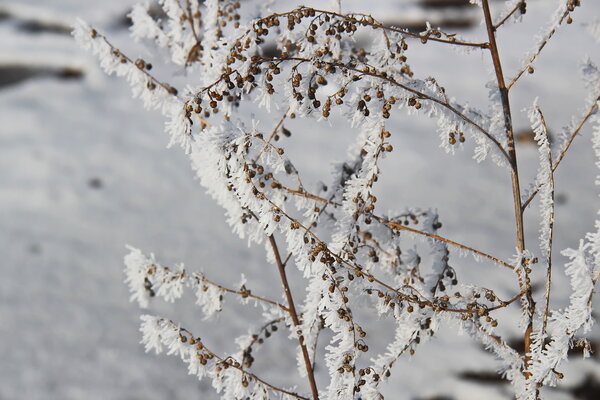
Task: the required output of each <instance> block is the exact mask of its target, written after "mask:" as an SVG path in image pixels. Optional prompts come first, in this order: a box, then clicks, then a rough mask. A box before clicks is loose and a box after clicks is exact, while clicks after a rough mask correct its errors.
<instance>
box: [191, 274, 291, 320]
mask: <svg viewBox="0 0 600 400" xmlns="http://www.w3.org/2000/svg"><path fill="white" fill-rule="evenodd" d="M194 277H195V278H196V279H197V280H199V281H201V282H202V283H205V284H207V285H211V286H214V287H216V288H219V290H221V291H223V292H226V293H231V294H237V295H238V296H241V297H242V298H246V297H248V298H251V299H254V300H257V301H262V302H263V303H267V304H271V305H272V306H276V307H279V308H280V309H281V310H283V311H285V312H289V311H290V310H289V309H288V308H287V307H286V306H284V305H283V304H280V303H277V302H276V301H273V300H269V299H266V298H264V297H260V296H256V295H253V294H252V293H250V291H248V290H247V291H242V290H234V289H229V288H227V287H225V286H223V285H219V284H218V283H215V282H212V281H210V280H208V279H206V278H205V277H200V276H198V275H196V276H194Z"/></svg>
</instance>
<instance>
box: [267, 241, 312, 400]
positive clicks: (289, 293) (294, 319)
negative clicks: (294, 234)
mask: <svg viewBox="0 0 600 400" xmlns="http://www.w3.org/2000/svg"><path fill="white" fill-rule="evenodd" d="M269 243H270V244H271V248H272V249H273V255H274V256H275V262H276V263H277V269H278V270H279V276H280V278H281V284H282V285H283V289H284V291H285V297H286V299H287V302H288V307H289V313H290V317H291V318H292V322H293V323H294V326H295V327H299V326H300V320H299V319H298V314H297V313H296V307H295V306H294V297H293V296H292V291H291V289H290V285H289V283H288V280H287V275H286V273H285V267H284V266H283V262H282V260H281V256H280V255H279V248H278V247H277V242H276V241H275V237H274V236H273V235H269ZM298 342H299V343H300V348H301V350H302V357H303V358H304V365H305V366H306V375H307V376H308V381H309V383H310V390H311V392H312V397H313V400H318V399H319V392H318V390H317V382H316V381H315V374H314V370H313V366H312V363H311V362H310V357H309V355H308V349H307V348H306V344H305V343H304V337H303V336H302V335H301V334H300V335H299V337H298Z"/></svg>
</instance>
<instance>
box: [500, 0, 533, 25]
mask: <svg viewBox="0 0 600 400" xmlns="http://www.w3.org/2000/svg"><path fill="white" fill-rule="evenodd" d="M526 5H527V1H526V0H521V1H520V2H518V3H517V4H515V6H514V7H513V9H512V10H510V11H509V12H508V13H507V14H506V15H505V16H504V18H502V19H501V20H500V22H498V23H497V24H496V25H494V30H497V29H498V28H500V27H501V26H502V25H504V23H505V22H506V21H508V19H509V18H510V17H511V16H512V15H513V14H514V13H516V12H517V11H518V10H521V9H522V8H523V9H524V8H525V7H526ZM521 12H522V13H524V11H523V10H522V11H521Z"/></svg>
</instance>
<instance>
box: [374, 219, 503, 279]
mask: <svg viewBox="0 0 600 400" xmlns="http://www.w3.org/2000/svg"><path fill="white" fill-rule="evenodd" d="M373 218H374V219H376V220H377V221H379V222H381V223H382V224H384V225H387V226H388V227H389V228H392V229H399V230H404V231H408V232H412V233H416V234H417V235H422V236H427V237H428V238H431V239H435V240H439V241H441V242H444V243H447V244H450V245H452V246H456V247H458V248H459V249H462V250H466V251H470V252H471V253H473V254H476V255H478V256H481V257H484V258H487V259H488V260H490V261H493V262H494V263H496V264H499V265H502V266H503V267H506V268H509V269H515V267H514V266H512V265H510V264H509V263H507V262H505V261H502V260H500V259H498V258H496V257H494V256H491V255H489V254H486V253H484V252H482V251H479V250H475V249H474V248H472V247H469V246H465V245H464V244H460V243H457V242H454V241H452V240H450V239H446V238H445V237H442V236H438V235H434V234H432V233H427V232H424V231H421V230H418V229H414V228H409V227H408V226H405V225H402V224H399V223H397V222H392V221H389V220H387V219H385V218H382V217H378V216H373Z"/></svg>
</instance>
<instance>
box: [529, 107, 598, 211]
mask: <svg viewBox="0 0 600 400" xmlns="http://www.w3.org/2000/svg"><path fill="white" fill-rule="evenodd" d="M598 101H600V96H598V97H597V98H596V101H594V102H593V103H592V105H591V106H590V107H589V108H588V110H587V111H586V113H585V115H584V116H583V118H581V121H579V123H578V124H577V126H576V127H575V129H573V132H571V134H570V135H569V139H568V140H567V143H566V145H565V146H564V147H563V149H562V150H561V152H560V154H559V156H558V157H557V159H556V161H554V164H553V165H552V172H553V173H554V171H556V168H558V166H559V164H560V162H561V161H562V160H563V158H564V157H565V155H566V154H567V150H569V148H570V147H571V144H572V143H573V140H575V137H576V136H577V135H578V134H579V132H580V131H581V128H583V126H584V125H585V123H586V122H587V121H588V120H589V119H590V117H591V116H592V115H594V114H595V113H596V111H597V110H598V105H597V103H598ZM539 190H540V188H539V187H537V188H535V190H534V191H533V192H531V194H530V195H529V197H528V198H527V200H525V202H524V203H523V206H522V208H523V210H525V209H526V208H527V206H529V204H530V203H531V201H532V200H533V199H534V198H535V196H536V195H537V194H538V192H539Z"/></svg>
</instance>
